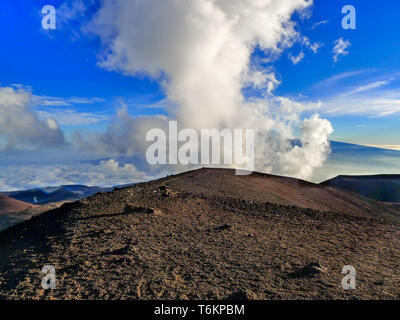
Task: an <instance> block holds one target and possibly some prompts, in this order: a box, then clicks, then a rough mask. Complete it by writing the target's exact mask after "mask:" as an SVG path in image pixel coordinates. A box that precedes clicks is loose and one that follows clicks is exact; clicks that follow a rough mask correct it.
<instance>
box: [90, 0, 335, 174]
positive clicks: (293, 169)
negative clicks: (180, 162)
mask: <svg viewBox="0 0 400 320" xmlns="http://www.w3.org/2000/svg"><path fill="white" fill-rule="evenodd" d="M311 5H312V1H306V0H235V1H234V0H181V1H179V0H163V1H159V0H146V1H142V0H103V2H102V7H101V8H100V10H99V12H98V13H97V14H96V16H95V17H94V18H93V20H92V21H91V22H90V23H89V24H88V26H87V30H88V31H89V32H91V33H94V34H96V35H98V36H99V37H100V38H101V40H102V42H103V44H104V48H105V50H104V54H103V56H102V58H101V59H100V61H99V64H100V65H101V66H102V67H103V68H106V69H108V70H113V71H118V72H122V73H124V74H126V75H132V76H135V75H138V74H145V75H148V76H151V77H153V78H155V79H158V80H159V81H160V82H161V83H162V85H163V87H164V89H165V92H166V95H167V98H168V101H169V104H170V106H171V107H170V108H169V109H168V112H169V115H170V117H171V118H174V119H176V120H178V123H179V126H180V127H181V128H193V129H197V130H199V129H201V128H217V129H224V128H232V129H247V128H254V129H255V130H256V133H257V134H256V170H259V171H265V172H270V173H275V174H288V175H292V176H296V177H300V178H305V179H308V178H310V177H311V175H312V173H313V169H314V168H315V167H318V166H320V165H322V164H323V162H324V160H325V159H326V156H327V154H328V152H329V142H328V136H329V134H330V133H331V132H332V127H331V125H330V123H329V122H328V121H326V120H323V119H320V118H319V117H318V116H316V115H315V116H312V117H311V118H310V119H306V120H302V119H303V117H302V113H303V112H304V111H307V112H308V113H312V112H314V111H315V110H316V109H317V108H318V107H319V105H318V104H313V103H301V102H296V101H294V100H291V99H288V98H282V97H277V96H274V95H273V90H274V88H275V87H276V86H277V85H279V81H278V80H277V79H276V77H275V74H274V73H273V72H272V71H271V69H268V68H263V67H261V66H259V64H256V63H252V58H251V57H252V53H253V51H254V49H255V48H256V47H258V48H259V49H261V50H263V51H264V52H266V53H268V54H270V55H272V56H274V55H275V56H276V55H279V54H280V53H281V52H282V51H283V50H284V49H285V48H288V47H290V46H291V45H292V44H293V42H295V41H299V39H302V37H301V36H300V35H299V34H298V32H296V31H295V28H294V27H295V25H294V23H293V22H292V21H291V16H292V14H293V13H294V12H296V11H297V12H299V13H300V14H304V13H306V11H307V9H308V8H309V7H310V6H311ZM246 87H253V88H255V89H257V90H259V91H260V92H261V95H260V96H261V98H259V97H258V98H253V99H246V98H245V97H244V96H243V94H242V90H243V89H244V88H246ZM165 121H166V119H161V118H159V117H155V118H146V119H133V118H132V117H130V116H129V115H128V114H127V113H126V112H124V111H123V110H122V111H120V112H119V114H118V116H117V118H116V120H115V123H114V125H111V126H110V128H109V130H108V131H107V132H106V133H105V134H104V135H102V136H101V137H99V141H97V142H98V143H100V144H101V145H102V146H103V147H104V148H105V149H106V150H107V151H112V152H114V153H116V154H134V153H136V152H137V153H139V152H141V153H142V154H143V144H144V141H145V138H144V137H145V134H146V130H147V129H151V128H156V127H160V126H161V127H165V124H162V122H165ZM296 128H299V130H300V132H301V140H302V141H301V142H302V143H300V144H298V145H296V146H294V145H293V143H292V142H291V140H290V139H293V138H294V136H295V135H294V130H296Z"/></svg>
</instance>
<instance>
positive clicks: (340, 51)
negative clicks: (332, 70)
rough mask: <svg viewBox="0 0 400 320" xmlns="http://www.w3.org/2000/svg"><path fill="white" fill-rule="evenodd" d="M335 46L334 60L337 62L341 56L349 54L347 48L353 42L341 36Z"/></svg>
mask: <svg viewBox="0 0 400 320" xmlns="http://www.w3.org/2000/svg"><path fill="white" fill-rule="evenodd" d="M334 44H335V46H334V47H333V51H332V53H333V61H334V62H337V61H338V60H339V57H340V56H345V55H347V54H349V52H348V51H346V49H348V48H350V47H351V43H350V41H348V40H343V38H339V39H337V40H335V42H334Z"/></svg>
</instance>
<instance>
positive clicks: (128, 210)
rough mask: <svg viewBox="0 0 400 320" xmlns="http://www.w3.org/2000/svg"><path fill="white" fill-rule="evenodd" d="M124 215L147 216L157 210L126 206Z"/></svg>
mask: <svg viewBox="0 0 400 320" xmlns="http://www.w3.org/2000/svg"><path fill="white" fill-rule="evenodd" d="M124 213H145V214H153V213H155V210H154V209H153V208H149V207H138V206H132V205H129V204H128V205H126V206H125V210H124Z"/></svg>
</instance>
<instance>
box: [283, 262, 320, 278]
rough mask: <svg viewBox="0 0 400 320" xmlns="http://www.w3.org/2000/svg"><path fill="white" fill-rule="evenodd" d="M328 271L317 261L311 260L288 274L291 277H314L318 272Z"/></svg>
mask: <svg viewBox="0 0 400 320" xmlns="http://www.w3.org/2000/svg"><path fill="white" fill-rule="evenodd" d="M327 271H328V269H327V268H326V267H324V266H322V265H321V264H320V263H319V262H311V263H309V264H308V265H306V266H305V267H303V268H301V269H299V270H297V271H296V272H293V273H291V274H290V276H292V277H299V278H301V277H309V278H312V277H315V276H317V275H318V274H321V273H326V272H327Z"/></svg>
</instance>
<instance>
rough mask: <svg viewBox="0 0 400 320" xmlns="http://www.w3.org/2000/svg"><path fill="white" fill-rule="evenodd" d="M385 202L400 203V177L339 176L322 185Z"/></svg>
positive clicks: (388, 175)
mask: <svg viewBox="0 0 400 320" xmlns="http://www.w3.org/2000/svg"><path fill="white" fill-rule="evenodd" d="M322 185H324V186H332V187H336V188H340V189H344V190H348V191H351V192H354V193H358V194H360V195H363V196H365V197H368V198H371V199H375V200H378V201H384V202H400V175H395V174H387V175H385V174H383V175H370V176H344V175H341V176H338V177H336V178H333V179H330V180H328V181H325V182H323V183H322Z"/></svg>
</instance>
